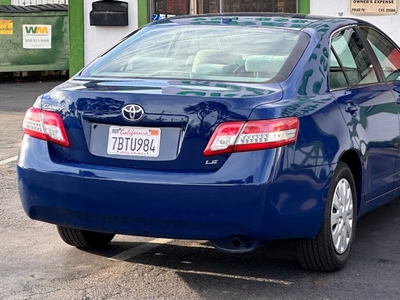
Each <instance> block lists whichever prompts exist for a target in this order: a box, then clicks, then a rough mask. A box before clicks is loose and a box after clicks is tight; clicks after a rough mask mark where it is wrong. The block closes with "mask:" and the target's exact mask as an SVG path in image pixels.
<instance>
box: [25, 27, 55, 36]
mask: <svg viewBox="0 0 400 300" xmlns="http://www.w3.org/2000/svg"><path fill="white" fill-rule="evenodd" d="M25 32H26V33H34V34H49V27H48V26H26V27H25Z"/></svg>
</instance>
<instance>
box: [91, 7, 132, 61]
mask: <svg viewBox="0 0 400 300" xmlns="http://www.w3.org/2000/svg"><path fill="white" fill-rule="evenodd" d="M125 1H126V2H128V4H129V6H128V20H129V25H128V26H90V17H89V13H90V11H91V10H92V3H93V2H94V1H93V0H85V1H84V8H83V15H84V24H85V26H84V64H85V65H87V64H88V63H90V62H91V61H92V60H93V59H95V58H96V57H97V56H99V55H100V54H102V53H103V52H105V51H106V50H108V49H109V48H111V47H112V46H113V45H114V44H115V43H117V42H118V41H120V40H121V39H122V38H123V37H124V36H126V35H128V34H129V33H131V32H132V31H134V30H135V29H137V28H138V6H137V0H125Z"/></svg>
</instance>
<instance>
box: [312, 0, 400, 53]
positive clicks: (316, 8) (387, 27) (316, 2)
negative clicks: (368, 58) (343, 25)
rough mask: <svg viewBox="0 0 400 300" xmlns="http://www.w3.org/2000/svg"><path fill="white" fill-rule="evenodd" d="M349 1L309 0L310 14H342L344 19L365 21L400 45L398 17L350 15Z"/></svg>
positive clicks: (399, 17) (399, 22) (399, 18)
mask: <svg viewBox="0 0 400 300" xmlns="http://www.w3.org/2000/svg"><path fill="white" fill-rule="evenodd" d="M350 1H351V0H324V1H321V0H310V13H311V14H313V15H324V16H335V17H337V16H339V13H340V12H342V13H343V16H344V17H352V18H357V19H363V20H366V21H368V22H370V23H372V24H374V25H376V26H378V27H379V28H380V29H381V30H382V31H384V32H385V33H386V34H387V35H388V36H389V37H391V38H392V39H393V41H394V42H396V43H397V44H398V45H400V16H399V15H390V16H388V15H381V16H364V15H352V14H350Z"/></svg>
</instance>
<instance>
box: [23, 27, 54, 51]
mask: <svg viewBox="0 0 400 300" xmlns="http://www.w3.org/2000/svg"><path fill="white" fill-rule="evenodd" d="M22 38H23V43H22V44H23V48H25V49H51V25H39V24H35V25H22Z"/></svg>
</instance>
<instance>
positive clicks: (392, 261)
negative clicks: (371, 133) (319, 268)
mask: <svg viewBox="0 0 400 300" xmlns="http://www.w3.org/2000/svg"><path fill="white" fill-rule="evenodd" d="M57 84H58V82H28V83H2V84H0V132H1V135H0V137H1V138H0V178H1V180H0V201H1V205H0V237H1V243H0V278H1V280H0V299H11V300H12V299H32V300H33V299H82V300H83V299H84V300H90V299H400V284H399V282H400V281H399V274H400V242H399V241H400V201H399V200H396V201H394V202H391V203H389V204H387V205H385V206H383V207H381V208H380V209H378V210H376V211H373V212H371V213H369V214H368V215H366V216H364V217H363V218H361V219H360V220H359V222H358V228H357V233H356V241H355V244H354V247H353V252H352V255H351V257H350V261H349V262H348V264H347V266H346V267H345V268H344V269H343V270H341V271H339V272H336V273H316V272H308V271H305V270H303V269H302V268H301V267H300V265H299V263H298V262H297V258H296V252H295V248H294V246H293V242H291V241H282V242H273V243H272V242H271V243H267V244H266V245H264V246H263V247H261V248H258V249H257V250H256V251H254V252H251V253H247V254H227V253H222V252H219V251H217V250H215V249H213V248H212V247H211V246H210V245H209V243H208V242H207V241H184V240H170V239H162V238H159V239H155V238H146V237H133V236H120V235H117V236H116V237H115V238H114V239H113V241H112V242H111V243H110V246H109V247H108V248H106V249H102V250H96V251H82V250H78V249H76V248H74V247H71V246H68V245H66V244H64V243H63V242H62V241H61V239H60V238H59V236H58V234H57V231H56V228H55V226H54V225H51V224H46V223H41V222H37V221H33V220H30V219H29V218H28V217H27V216H26V215H25V213H24V212H23V210H22V207H21V204H20V201H19V197H18V190H17V181H16V173H15V164H16V159H17V155H18V148H19V144H20V141H21V138H22V130H21V124H22V120H23V117H24V113H25V111H26V109H27V108H29V107H30V106H31V105H32V104H33V102H34V101H35V99H36V97H37V96H38V95H40V94H42V93H44V92H46V91H48V90H50V89H51V88H52V87H53V86H55V85H57Z"/></svg>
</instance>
